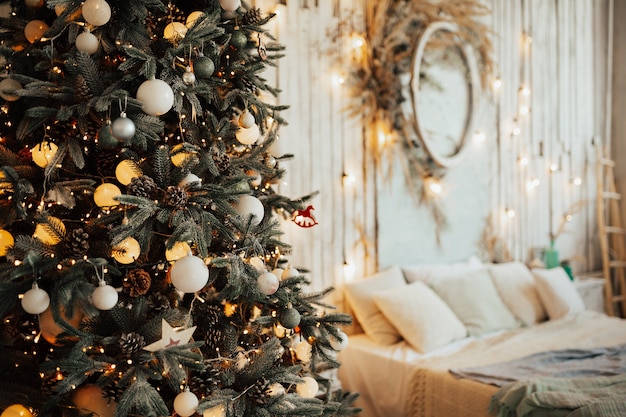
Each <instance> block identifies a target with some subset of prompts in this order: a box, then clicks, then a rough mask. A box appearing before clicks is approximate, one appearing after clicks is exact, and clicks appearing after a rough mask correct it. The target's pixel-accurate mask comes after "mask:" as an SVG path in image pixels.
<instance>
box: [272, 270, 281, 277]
mask: <svg viewBox="0 0 626 417" xmlns="http://www.w3.org/2000/svg"><path fill="white" fill-rule="evenodd" d="M283 272H284V269H282V268H274V270H272V274H274V275H276V276H277V277H279V278H282V276H283Z"/></svg>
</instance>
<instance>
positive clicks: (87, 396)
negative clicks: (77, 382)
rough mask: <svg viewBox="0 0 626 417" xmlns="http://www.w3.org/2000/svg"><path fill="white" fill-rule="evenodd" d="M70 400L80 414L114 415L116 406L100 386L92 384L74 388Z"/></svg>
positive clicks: (108, 416) (103, 416)
mask: <svg viewBox="0 0 626 417" xmlns="http://www.w3.org/2000/svg"><path fill="white" fill-rule="evenodd" d="M72 402H73V403H74V405H75V406H76V407H77V408H78V410H77V411H78V412H79V414H80V415H92V416H98V417H114V416H115V410H116V408H117V405H116V404H115V402H114V401H112V400H111V399H110V398H108V397H107V396H105V395H104V393H103V392H102V389H101V388H100V387H98V386H97V385H92V384H87V385H83V386H82V387H78V388H76V390H75V391H74V394H73V395H72Z"/></svg>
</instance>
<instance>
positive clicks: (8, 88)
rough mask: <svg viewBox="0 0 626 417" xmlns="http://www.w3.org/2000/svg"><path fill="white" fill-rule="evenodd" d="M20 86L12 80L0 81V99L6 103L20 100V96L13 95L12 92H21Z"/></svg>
mask: <svg viewBox="0 0 626 417" xmlns="http://www.w3.org/2000/svg"><path fill="white" fill-rule="evenodd" d="M21 89H22V84H20V83H19V82H17V81H15V80H14V79H12V78H5V79H4V80H2V81H0V97H2V98H3V99H5V100H6V101H16V100H19V99H20V96H16V95H15V94H13V92H14V91H17V90H21Z"/></svg>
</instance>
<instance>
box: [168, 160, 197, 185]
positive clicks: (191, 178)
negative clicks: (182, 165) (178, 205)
mask: <svg viewBox="0 0 626 417" xmlns="http://www.w3.org/2000/svg"><path fill="white" fill-rule="evenodd" d="M172 163H173V162H172ZM191 184H196V185H202V180H201V179H200V177H198V176H197V175H196V174H192V173H191V172H190V173H189V174H187V175H185V178H183V179H182V180H180V182H179V183H178V186H179V187H180V188H185V187H187V186H189V185H191Z"/></svg>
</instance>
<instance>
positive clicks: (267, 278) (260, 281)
mask: <svg viewBox="0 0 626 417" xmlns="http://www.w3.org/2000/svg"><path fill="white" fill-rule="evenodd" d="M279 286H280V280H279V279H278V277H277V276H276V275H274V274H272V273H271V272H266V273H264V274H261V275H259V276H258V277H257V279H256V287H257V289H258V290H259V292H260V293H261V294H265V295H272V294H274V293H275V292H276V291H278V287H279Z"/></svg>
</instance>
